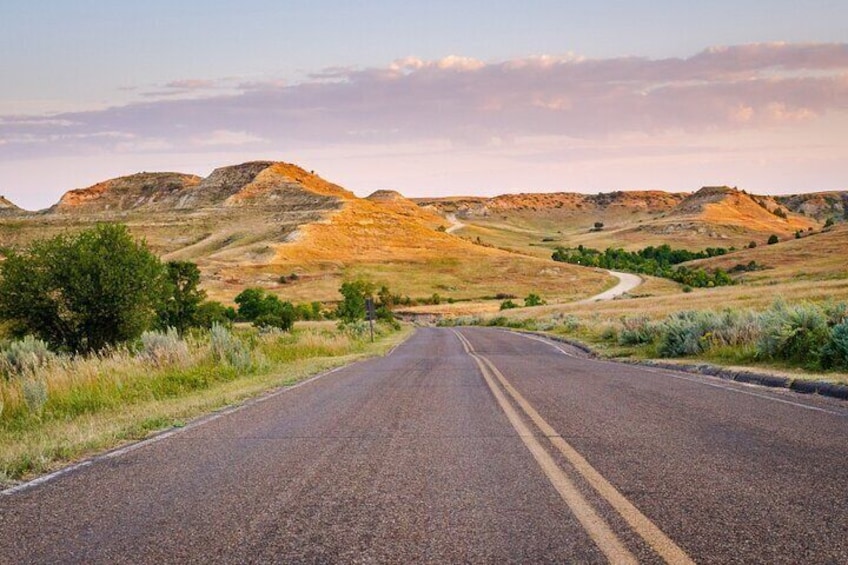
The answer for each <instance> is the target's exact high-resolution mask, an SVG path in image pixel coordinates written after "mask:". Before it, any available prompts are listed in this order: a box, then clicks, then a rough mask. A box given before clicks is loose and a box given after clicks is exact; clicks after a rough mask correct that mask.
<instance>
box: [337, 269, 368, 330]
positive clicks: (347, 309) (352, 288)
mask: <svg viewBox="0 0 848 565" xmlns="http://www.w3.org/2000/svg"><path fill="white" fill-rule="evenodd" d="M339 292H340V293H341V295H342V297H343V298H342V301H341V302H340V303H339V306H338V308H337V309H336V315H337V316H338V318H339V319H340V320H341V321H342V322H344V323H350V324H352V323H354V322H356V321H358V320H364V319H365V299H366V298H372V297H373V294H374V284H373V283H371V282H369V281H365V280H362V279H358V280H355V281H349V282H345V283H342V286H341V287H340V288H339Z"/></svg>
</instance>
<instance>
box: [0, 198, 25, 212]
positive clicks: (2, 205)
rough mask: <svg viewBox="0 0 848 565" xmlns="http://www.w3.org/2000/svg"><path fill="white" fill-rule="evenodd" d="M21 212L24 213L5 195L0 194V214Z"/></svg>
mask: <svg viewBox="0 0 848 565" xmlns="http://www.w3.org/2000/svg"><path fill="white" fill-rule="evenodd" d="M22 213H24V211H23V210H22V209H20V208H18V207H17V206H16V205H15V204H13V203H12V202H11V201H10V200H8V199H7V198H6V197H5V196H0V216H13V215H17V214H22Z"/></svg>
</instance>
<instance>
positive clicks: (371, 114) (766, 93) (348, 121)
mask: <svg viewBox="0 0 848 565" xmlns="http://www.w3.org/2000/svg"><path fill="white" fill-rule="evenodd" d="M222 85H224V86H225V88H224V87H223V86H222ZM219 87H220V90H219ZM165 91H166V92H177V93H183V92H185V93H188V95H187V96H188V98H186V97H171V98H167V97H166V98H163V99H156V100H150V101H148V102H143V103H133V104H129V105H126V106H121V107H113V108H108V109H104V110H96V111H87V112H74V113H63V114H59V115H55V116H49V117H48V119H44V117H43V116H42V117H40V118H39V119H38V120H34V119H33V117H31V116H0V147H2V148H1V149H0V162H14V161H16V160H20V159H35V158H48V157H73V156H83V155H101V154H108V153H110V152H120V153H122V154H126V153H127V152H129V151H132V150H133V149H134V148H135V149H137V150H138V151H139V152H145V151H156V150H157V149H161V148H163V147H166V146H167V147H182V148H186V149H187V150H190V151H192V152H194V154H203V153H208V154H210V155H211V154H212V153H214V152H216V151H221V149H222V148H226V147H229V148H232V149H235V148H237V147H245V148H251V147H260V146H261V147H263V148H266V149H267V148H273V150H274V151H276V152H277V153H278V154H280V155H281V156H284V155H288V154H292V153H293V152H312V153H310V154H316V152H320V151H322V150H326V149H322V148H328V147H335V148H338V147H345V148H347V149H346V150H347V151H348V152H350V151H352V149H351V148H354V147H362V148H364V149H367V148H369V147H372V146H380V147H385V146H404V147H411V146H415V145H422V144H426V143H446V144H448V145H449V146H451V147H454V148H457V147H461V148H463V151H475V150H478V151H482V152H491V151H492V150H493V149H495V148H497V149H498V150H499V151H501V152H502V154H503V155H508V154H509V153H510V151H518V150H519V147H518V146H519V145H520V151H521V158H522V159H525V160H526V161H528V162H533V161H534V160H536V161H538V162H543V161H545V160H546V159H547V160H550V159H554V158H556V157H555V156H557V155H559V156H560V157H559V158H568V159H575V160H579V159H586V158H587V156H586V154H585V151H584V150H583V149H576V148H575V147H577V146H580V144H579V143H577V144H576V145H575V143H574V140H583V141H584V142H585V143H587V144H589V145H591V146H592V147H593V149H592V152H593V154H597V153H599V152H601V153H602V152H603V151H602V149H600V148H601V147H603V145H604V144H605V143H609V144H611V145H612V146H614V145H615V144H616V143H619V142H618V141H615V140H620V139H622V138H625V137H628V136H633V135H638V136H642V137H643V138H645V139H650V138H658V137H662V136H666V135H668V134H673V135H676V136H682V138H685V139H688V140H689V141H688V146H695V147H696V146H698V143H697V139H698V137H699V136H703V135H711V136H714V135H719V134H724V135H733V136H738V135H741V134H745V133H756V134H763V135H765V134H764V133H762V132H768V131H771V129H773V128H790V129H793V128H794V129H797V130H798V131H801V129H799V128H807V129H803V131H812V130H811V129H810V128H814V127H819V126H820V125H821V124H827V123H828V121H829V117H830V116H833V115H841V114H843V113H845V111H846V110H848V44H778V43H775V44H757V45H742V46H732V47H719V48H711V49H707V50H705V51H703V52H701V53H698V54H696V55H694V56H692V57H689V58H673V59H657V60H653V59H646V58H638V57H627V58H610V59H587V58H582V57H579V56H577V55H573V54H568V55H564V56H551V55H546V56H539V57H527V58H521V59H514V60H509V61H502V62H490V63H486V62H482V61H478V60H475V59H471V58H465V57H459V56H453V57H447V58H444V59H440V60H434V61H427V60H422V59H417V58H413V57H410V58H406V59H400V60H397V61H395V62H393V63H391V64H389V65H387V66H385V67H382V68H367V69H352V68H332V69H326V70H324V71H322V72H320V73H316V74H314V75H310V76H307V77H306V79H305V80H304V81H303V82H300V83H284V82H280V81H277V80H268V81H253V82H250V83H242V84H239V83H238V82H237V81H236V80H235V79H226V80H223V81H207V80H197V79H187V80H182V81H174V82H171V83H169V84H168V85H167V88H166V90H165ZM194 93H198V95H197V96H195V95H194ZM104 132H107V133H108V135H105V134H104ZM828 132H830V130H828ZM828 135H829V136H830V137H827V138H822V139H821V143H824V144H830V146H831V147H836V148H837V149H831V150H830V153H829V154H833V153H834V151H836V152H837V153H838V152H840V151H841V152H842V154H845V142H844V141H840V139H837V137H836V136H835V135H833V134H832V133H828ZM687 136H688V137H687ZM532 139H539V140H555V141H554V142H551V143H549V142H548V141H545V143H543V144H538V143H529V142H521V143H519V142H517V141H516V140H532ZM628 139H632V137H628ZM563 140H569V141H563ZM534 147H535V148H537V150H538V151H539V153H538V154H534V153H533V151H532V148H534ZM541 147H544V149H541ZM627 147H629V148H630V149H629V150H630V151H631V153H630V154H631V155H639V152H638V151H636V150H634V149H633V147H634V145H633V143H632V142H628V144H627ZM653 150H654V149H651V151H653ZM657 151H660V152H664V154H668V155H672V156H673V155H674V150H673V148H671V147H661V148H660V149H657ZM846 157H848V155H846ZM341 180H344V179H341Z"/></svg>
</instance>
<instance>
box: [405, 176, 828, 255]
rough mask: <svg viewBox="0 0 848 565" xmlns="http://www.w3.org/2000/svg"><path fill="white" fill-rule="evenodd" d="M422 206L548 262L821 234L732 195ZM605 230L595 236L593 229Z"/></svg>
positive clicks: (763, 203)
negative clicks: (570, 251)
mask: <svg viewBox="0 0 848 565" xmlns="http://www.w3.org/2000/svg"><path fill="white" fill-rule="evenodd" d="M417 202H418V203H419V205H422V206H426V207H428V208H432V209H435V210H439V211H441V212H442V213H444V214H447V213H454V214H456V215H457V216H458V217H459V218H461V219H462V221H463V223H465V224H466V227H465V229H463V230H461V231H460V232H458V233H459V234H460V235H464V236H467V237H471V238H480V240H481V241H484V242H487V243H491V244H493V245H496V246H499V247H505V248H509V249H513V250H516V251H520V252H522V253H527V254H532V255H535V256H539V257H549V256H550V253H551V252H552V251H553V249H554V248H556V247H558V246H564V247H576V246H577V245H585V246H587V247H594V248H599V249H605V248H607V247H623V248H625V249H631V250H632V249H639V248H642V247H645V246H647V245H661V244H664V243H667V244H669V245H672V246H673V247H683V248H688V249H693V250H698V249H704V248H706V247H732V246H735V247H741V246H743V245H746V244H748V243H749V242H750V241H752V240H753V241H756V242H758V243H765V241H766V240H767V239H768V237H769V236H770V235H772V234H776V235H778V236H780V237H784V238H785V237H789V236H791V235H793V234H794V233H795V232H796V231H799V230H801V231H806V230H809V229H810V228H813V229H815V228H818V227H820V225H821V224H820V222H819V221H818V220H816V219H815V218H812V217H807V216H804V215H802V214H799V213H796V212H794V211H793V209H791V208H790V207H788V206H786V205H785V204H782V203H780V202H778V201H777V200H776V199H775V198H772V197H766V196H752V195H749V194H746V193H745V192H743V191H738V190H736V189H733V188H728V187H705V188H702V189H701V190H699V191H697V192H695V193H693V194H681V193H666V192H661V191H638V192H613V193H609V194H597V195H584V194H571V193H555V194H514V195H503V196H498V197H496V198H492V199H479V198H463V199H429V200H428V199H421V200H418V201H417ZM596 223H599V224H602V225H603V227H602V229H596V228H595V224H596Z"/></svg>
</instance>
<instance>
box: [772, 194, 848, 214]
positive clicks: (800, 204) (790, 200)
mask: <svg viewBox="0 0 848 565" xmlns="http://www.w3.org/2000/svg"><path fill="white" fill-rule="evenodd" d="M775 200H776V201H777V202H779V203H780V204H781V205H783V206H785V207H787V208H789V209H790V210H792V211H793V212H797V213H799V214H804V215H805V216H809V217H811V218H815V219H816V220H818V221H820V222H824V221H826V220H828V219H831V218H832V219H834V220H840V219H841V220H846V219H848V191H841V192H839V191H833V192H810V193H807V194H794V195H791V196H776V197H775Z"/></svg>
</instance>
